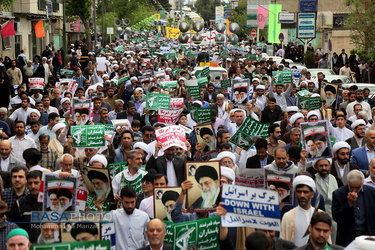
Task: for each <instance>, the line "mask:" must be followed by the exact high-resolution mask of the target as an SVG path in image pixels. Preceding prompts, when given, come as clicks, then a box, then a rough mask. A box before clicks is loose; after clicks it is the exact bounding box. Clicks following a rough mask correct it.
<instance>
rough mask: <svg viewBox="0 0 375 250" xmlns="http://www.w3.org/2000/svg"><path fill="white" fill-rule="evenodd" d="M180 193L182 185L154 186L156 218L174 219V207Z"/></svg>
mask: <svg viewBox="0 0 375 250" xmlns="http://www.w3.org/2000/svg"><path fill="white" fill-rule="evenodd" d="M180 193H181V188H180V187H165V188H154V214H155V218H158V219H160V220H167V221H172V215H171V212H172V208H173V206H174V205H175V204H176V202H177V199H178V197H179V196H180Z"/></svg>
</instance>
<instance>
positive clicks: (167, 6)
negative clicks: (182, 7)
mask: <svg viewBox="0 0 375 250" xmlns="http://www.w3.org/2000/svg"><path fill="white" fill-rule="evenodd" d="M158 2H159V3H160V5H161V6H163V8H164V9H165V10H166V11H167V12H169V11H170V10H171V5H170V4H169V0H158Z"/></svg>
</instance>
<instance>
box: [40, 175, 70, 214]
mask: <svg viewBox="0 0 375 250" xmlns="http://www.w3.org/2000/svg"><path fill="white" fill-rule="evenodd" d="M39 196H40V195H39ZM42 198H43V211H46V212H59V213H62V212H64V211H75V209H76V200H77V178H76V177H72V176H70V177H68V178H64V179H62V178H60V177H59V176H58V175H56V174H45V177H44V182H43V196H42Z"/></svg>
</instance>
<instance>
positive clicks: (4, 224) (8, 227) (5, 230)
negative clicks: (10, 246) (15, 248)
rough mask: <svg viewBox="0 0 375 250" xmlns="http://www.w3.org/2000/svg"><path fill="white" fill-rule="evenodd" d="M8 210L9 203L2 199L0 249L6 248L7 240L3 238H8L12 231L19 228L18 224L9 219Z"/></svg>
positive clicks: (0, 209) (0, 206)
mask: <svg viewBox="0 0 375 250" xmlns="http://www.w3.org/2000/svg"><path fill="white" fill-rule="evenodd" d="M7 210H8V204H7V203H5V202H4V201H2V200H0V239H2V240H1V241H0V249H6V246H5V245H6V241H5V240H3V239H6V237H7V235H8V234H9V232H10V231H12V230H13V229H15V228H18V226H17V225H16V224H14V223H11V222H8V221H7V215H6V212H7Z"/></svg>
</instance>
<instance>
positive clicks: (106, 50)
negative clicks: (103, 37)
mask: <svg viewBox="0 0 375 250" xmlns="http://www.w3.org/2000/svg"><path fill="white" fill-rule="evenodd" d="M100 50H101V51H102V52H104V53H107V52H108V48H102V49H100Z"/></svg>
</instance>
